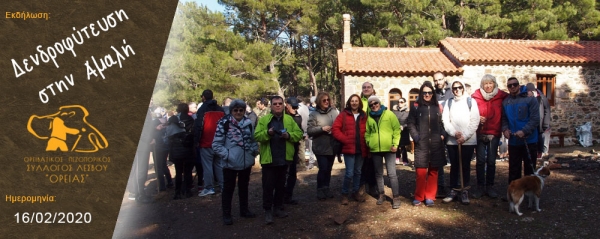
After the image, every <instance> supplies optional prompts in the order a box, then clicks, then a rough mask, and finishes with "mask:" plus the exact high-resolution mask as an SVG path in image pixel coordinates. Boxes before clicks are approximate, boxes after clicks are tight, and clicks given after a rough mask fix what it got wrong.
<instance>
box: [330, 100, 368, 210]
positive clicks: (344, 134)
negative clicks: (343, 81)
mask: <svg viewBox="0 0 600 239" xmlns="http://www.w3.org/2000/svg"><path fill="white" fill-rule="evenodd" d="M366 125H367V115H366V114H365V112H364V111H363V103H362V101H361V99H360V96H358V95H357V94H353V95H351V96H350V98H348V101H346V108H345V109H344V110H343V111H342V112H341V113H340V115H339V116H338V117H337V118H336V119H335V121H334V122H333V128H332V133H333V137H334V138H335V139H337V140H339V141H340V142H342V145H343V146H342V153H343V154H344V161H345V163H346V175H345V176H344V183H343V184H342V205H347V204H348V194H349V193H350V182H352V196H353V197H354V199H355V200H356V201H359V202H364V201H365V199H364V197H362V196H360V195H359V193H358V189H359V187H360V175H361V168H362V165H363V162H364V158H366V157H367V153H368V149H367V144H366V143H365V132H366Z"/></svg>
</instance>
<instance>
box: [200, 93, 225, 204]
mask: <svg viewBox="0 0 600 239" xmlns="http://www.w3.org/2000/svg"><path fill="white" fill-rule="evenodd" d="M202 102H203V103H202V106H200V109H198V112H196V120H195V121H194V145H195V146H196V147H198V148H199V149H200V150H199V151H200V159H201V161H202V170H203V176H204V189H203V190H202V191H201V192H200V193H199V194H198V196H200V197H204V196H208V195H212V194H215V188H214V186H215V185H214V183H213V182H214V178H215V177H216V178H217V180H218V181H219V185H220V186H221V189H223V167H222V166H221V159H220V158H219V156H217V155H216V154H215V152H214V151H213V149H212V142H213V139H214V138H215V132H216V131H217V123H218V121H219V120H220V119H221V117H223V116H224V115H225V111H224V110H223V108H221V106H219V105H218V104H217V101H216V100H214V98H213V92H212V91H211V90H204V92H202ZM198 180H200V179H198Z"/></svg>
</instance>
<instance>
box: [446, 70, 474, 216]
mask: <svg viewBox="0 0 600 239" xmlns="http://www.w3.org/2000/svg"><path fill="white" fill-rule="evenodd" d="M465 92H466V89H465V84H464V83H463V82H461V81H458V80H457V81H454V82H452V94H453V95H454V97H453V98H451V99H449V100H448V101H447V102H446V104H445V105H444V110H443V111H442V112H443V113H442V122H444V129H445V130H446V133H448V138H447V140H446V142H447V143H446V147H447V148H448V157H449V158H450V163H451V166H450V188H452V190H451V191H450V192H449V193H448V195H447V196H446V198H444V200H443V202H445V203H448V202H451V201H453V200H454V199H455V198H456V197H457V196H458V193H459V191H457V190H456V189H460V201H461V203H462V204H464V205H468V204H469V191H468V190H467V187H468V185H469V184H470V180H471V158H472V157H473V151H474V150H475V145H476V144H477V137H476V134H475V133H476V131H477V127H478V126H479V108H478V107H477V102H474V101H473V100H472V99H471V96H470V95H468V94H465ZM459 160H460V161H459ZM461 166H462V168H461ZM461 171H462V172H461ZM461 176H462V180H460V181H459V177H461Z"/></svg>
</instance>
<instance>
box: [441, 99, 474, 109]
mask: <svg viewBox="0 0 600 239" xmlns="http://www.w3.org/2000/svg"><path fill="white" fill-rule="evenodd" d="M471 100H472V98H471V97H467V105H468V106H469V111H471V105H472V103H471ZM446 101H448V110H449V109H450V107H452V101H453V100H446ZM446 101H444V103H442V104H445V103H446Z"/></svg>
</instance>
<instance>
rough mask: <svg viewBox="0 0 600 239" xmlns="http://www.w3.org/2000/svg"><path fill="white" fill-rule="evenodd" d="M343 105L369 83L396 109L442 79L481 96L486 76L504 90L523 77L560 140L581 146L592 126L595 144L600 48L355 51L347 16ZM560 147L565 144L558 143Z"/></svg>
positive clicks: (472, 45) (444, 43)
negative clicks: (582, 130)
mask: <svg viewBox="0 0 600 239" xmlns="http://www.w3.org/2000/svg"><path fill="white" fill-rule="evenodd" d="M338 69H339V72H338V75H339V77H340V78H341V82H342V92H341V95H342V102H345V99H346V98H347V97H348V96H349V95H351V94H354V93H360V92H361V85H362V83H363V82H367V81H368V82H371V83H373V85H374V88H375V91H376V93H377V95H378V96H380V97H381V98H382V102H384V104H387V106H389V107H390V108H391V105H394V104H395V102H396V101H397V100H398V99H399V98H400V97H404V98H406V99H409V100H410V101H414V99H415V97H416V96H417V95H418V89H419V88H420V86H421V84H422V83H423V82H424V81H425V80H429V81H432V82H433V74H434V73H435V72H438V71H439V72H442V73H444V74H445V75H446V79H447V80H448V84H451V83H452V81H453V80H455V79H461V80H462V81H464V82H465V83H466V84H470V85H471V86H472V89H471V92H472V91H474V90H477V89H479V86H480V80H481V78H482V77H483V75H485V74H492V75H494V76H495V77H496V79H497V80H498V84H499V85H500V89H501V90H505V91H507V89H506V80H507V79H508V78H509V77H511V76H515V77H517V78H518V79H519V81H520V83H521V84H523V85H524V84H527V83H529V82H532V83H534V84H535V85H536V86H537V87H538V89H540V90H541V91H542V92H544V93H545V94H546V96H547V97H548V99H549V101H550V105H551V113H552V116H551V117H552V123H551V128H552V132H553V134H558V133H563V134H565V135H566V136H565V145H572V144H574V143H575V142H576V141H575V139H576V137H575V134H576V127H577V126H579V125H582V124H584V123H585V122H592V131H593V132H592V134H593V136H594V139H596V137H598V136H599V135H600V120H599V118H600V112H599V111H598V108H599V107H600V101H599V100H597V99H596V96H597V95H598V94H599V93H600V91H599V90H600V42H595V41H579V42H576V41H549V40H499V39H468V38H451V37H448V38H445V39H443V40H441V41H440V42H439V44H438V47H437V48H370V47H354V46H352V45H351V43H350V16H349V15H347V14H345V15H344V44H343V47H342V49H339V50H338ZM553 143H557V138H554V139H553Z"/></svg>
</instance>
